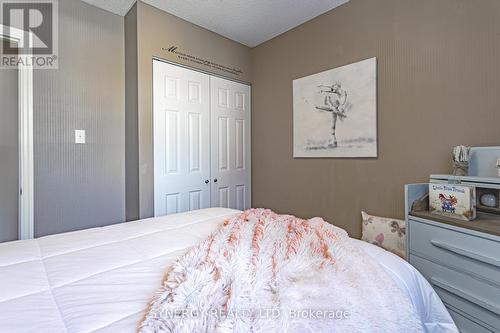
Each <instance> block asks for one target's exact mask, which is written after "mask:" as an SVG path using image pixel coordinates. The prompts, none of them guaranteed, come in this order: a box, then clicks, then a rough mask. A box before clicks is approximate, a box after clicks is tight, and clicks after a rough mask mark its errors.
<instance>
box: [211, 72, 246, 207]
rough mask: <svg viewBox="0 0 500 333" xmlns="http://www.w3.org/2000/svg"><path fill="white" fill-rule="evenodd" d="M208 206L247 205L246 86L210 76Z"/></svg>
mask: <svg viewBox="0 0 500 333" xmlns="http://www.w3.org/2000/svg"><path fill="white" fill-rule="evenodd" d="M210 90H211V110H210V111H211V128H210V130H211V138H212V142H211V159H212V168H211V173H212V207H228V208H236V209H241V210H243V209H247V208H250V206H251V189H250V186H251V159H250V151H251V150H250V148H251V147H250V135H251V133H250V87H249V86H247V85H244V84H240V83H236V82H233V81H229V80H225V79H221V78H218V77H213V76H211V77H210Z"/></svg>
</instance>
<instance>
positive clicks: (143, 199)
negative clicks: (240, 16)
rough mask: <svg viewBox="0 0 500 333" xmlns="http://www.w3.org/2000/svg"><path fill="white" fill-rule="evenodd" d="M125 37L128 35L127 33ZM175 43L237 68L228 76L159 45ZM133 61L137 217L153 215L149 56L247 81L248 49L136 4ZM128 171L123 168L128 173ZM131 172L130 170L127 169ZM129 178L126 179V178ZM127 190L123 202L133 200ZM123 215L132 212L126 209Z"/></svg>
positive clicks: (183, 48)
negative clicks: (135, 61)
mask: <svg viewBox="0 0 500 333" xmlns="http://www.w3.org/2000/svg"><path fill="white" fill-rule="evenodd" d="M127 38H128V36H127ZM170 46H177V47H178V51H180V52H183V53H187V54H190V55H193V56H196V57H200V58H203V59H206V60H209V61H212V62H214V63H217V64H221V65H224V66H227V67H229V68H236V69H241V71H242V73H240V74H238V75H231V74H229V73H227V72H225V71H221V70H217V69H214V68H213V67H208V66H206V65H203V64H197V63H193V62H192V61H189V60H187V61H186V60H183V59H180V58H179V57H178V56H177V55H176V54H173V53H170V52H167V51H165V50H163V48H169V47H170ZM137 47H138V54H137V58H138V60H137V64H138V68H137V70H138V128H139V131H138V149H139V153H138V156H139V165H138V167H139V170H138V176H139V193H138V194H137V196H138V201H139V207H138V208H139V212H138V213H139V214H138V215H139V217H140V218H145V217H150V216H152V215H153V189H154V187H153V111H152V99H153V91H152V82H153V76H152V72H153V62H152V59H153V57H158V58H162V59H166V60H169V61H173V62H176V63H180V64H183V65H188V66H190V67H195V68H198V69H202V70H205V71H209V72H211V73H214V74H218V75H224V76H227V77H230V78H234V79H238V80H241V81H247V82H249V81H250V80H251V76H250V74H251V68H250V66H251V55H250V48H248V47H246V46H244V45H242V44H239V43H237V42H234V41H232V40H229V39H227V38H225V37H222V36H220V35H218V34H216V33H213V32H210V31H208V30H206V29H203V28H201V27H199V26H196V25H193V24H192V23H189V22H187V21H184V20H182V19H180V18H178V17H176V16H173V15H171V14H168V13H166V12H163V11H161V10H159V9H157V8H155V7H152V6H149V5H147V4H145V3H143V2H141V1H139V2H138V3H137ZM129 171H130V170H127V174H129ZM130 173H132V172H130ZM127 181H129V179H127ZM129 194H130V193H127V201H129V200H130V201H134V198H132V197H131V196H130V195H129ZM127 210H128V211H127V214H128V215H129V216H133V215H134V212H132V211H131V210H129V209H127Z"/></svg>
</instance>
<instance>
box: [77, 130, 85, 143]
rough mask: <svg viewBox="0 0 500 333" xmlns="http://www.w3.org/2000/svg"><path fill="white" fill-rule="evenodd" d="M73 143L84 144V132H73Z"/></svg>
mask: <svg viewBox="0 0 500 333" xmlns="http://www.w3.org/2000/svg"><path fill="white" fill-rule="evenodd" d="M75 143H82V144H84V143H85V131H84V130H75Z"/></svg>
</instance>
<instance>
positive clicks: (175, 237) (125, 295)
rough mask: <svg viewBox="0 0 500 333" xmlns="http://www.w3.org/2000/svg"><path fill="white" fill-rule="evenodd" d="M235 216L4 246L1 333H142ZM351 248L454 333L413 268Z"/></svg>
mask: <svg viewBox="0 0 500 333" xmlns="http://www.w3.org/2000/svg"><path fill="white" fill-rule="evenodd" d="M237 213H239V212H238V211H235V210H230V209H223V208H214V209H207V210H201V211H195V212H189V213H183V214H178V215H171V216H167V217H161V218H153V219H146V220H141V221H137V222H130V223H123V224H118V225H113V226H109V227H104V228H95V229H89V230H83V231H78V232H73V233H67V234H61V235H54V236H48V237H43V238H40V239H37V240H29V241H18V242H11V243H4V244H0V285H1V288H0V332H54V333H57V332H71V333H73V332H119V333H122V332H124V333H126V332H136V331H137V330H138V325H139V323H140V322H141V321H142V319H143V318H144V316H145V314H146V312H147V309H148V304H149V302H150V300H151V298H152V297H153V296H154V295H155V293H156V291H157V290H158V287H159V286H160V285H161V282H162V281H163V278H164V274H165V268H166V267H169V266H170V265H172V264H173V263H174V262H175V260H176V259H177V258H178V257H180V256H182V255H183V254H185V253H186V252H187V251H188V249H189V248H191V247H193V246H195V245H197V244H198V243H200V242H202V241H203V240H204V239H205V238H206V237H208V236H209V235H210V234H211V233H212V232H213V231H214V230H215V229H216V228H217V225H219V224H220V222H221V221H222V220H223V219H224V218H227V217H231V216H233V215H235V214H237ZM350 242H351V243H352V244H353V246H354V247H356V248H358V249H361V250H362V251H364V253H365V254H366V255H367V258H372V260H374V261H376V262H379V263H380V264H382V266H383V267H384V269H386V271H387V272H388V273H389V274H390V275H391V277H392V278H393V280H394V281H395V282H396V284H397V285H398V286H399V287H400V288H401V290H403V291H404V292H405V293H407V294H408V295H409V296H410V298H411V301H412V302H413V304H414V305H415V307H416V309H417V312H418V315H419V317H420V319H421V321H422V322H423V323H424V325H425V327H427V328H429V329H430V330H429V331H430V332H453V330H452V329H453V328H454V325H453V323H452V321H451V319H450V317H449V315H448V313H447V312H446V310H445V308H444V306H443V305H442V303H441V302H440V301H439V299H438V298H437V296H436V295H435V293H434V291H433V290H432V288H430V287H429V285H428V283H427V282H426V281H425V280H424V279H423V278H422V276H421V275H420V274H418V272H416V271H415V269H413V268H412V267H411V266H409V265H408V264H407V263H406V262H404V261H402V260H401V259H399V258H398V257H396V256H394V255H393V254H391V253H388V252H386V251H383V250H381V249H378V248H376V247H374V246H373V245H370V244H365V243H362V242H359V241H355V240H352V239H351V240H350ZM448 328H450V330H448Z"/></svg>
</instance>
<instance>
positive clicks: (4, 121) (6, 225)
mask: <svg viewBox="0 0 500 333" xmlns="http://www.w3.org/2000/svg"><path fill="white" fill-rule="evenodd" d="M1 72H2V73H1V74H0V100H1V103H2V105H1V107H0V242H6V241H13V240H17V239H18V220H19V145H18V142H19V138H18V128H19V126H18V117H19V114H18V71H17V70H15V69H2V70H1Z"/></svg>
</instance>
